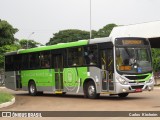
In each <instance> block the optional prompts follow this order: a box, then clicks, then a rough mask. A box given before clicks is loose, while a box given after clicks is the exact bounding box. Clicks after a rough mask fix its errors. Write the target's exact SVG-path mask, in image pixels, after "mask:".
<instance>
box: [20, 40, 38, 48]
mask: <svg viewBox="0 0 160 120" xmlns="http://www.w3.org/2000/svg"><path fill="white" fill-rule="evenodd" d="M19 44H20V46H21V48H22V49H27V45H28V48H34V47H38V45H41V44H40V43H38V42H36V41H34V40H26V39H22V40H20V41H19Z"/></svg>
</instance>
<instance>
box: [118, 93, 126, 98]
mask: <svg viewBox="0 0 160 120" xmlns="http://www.w3.org/2000/svg"><path fill="white" fill-rule="evenodd" d="M128 94H129V93H120V94H118V96H119V97H120V98H125V97H127V96H128Z"/></svg>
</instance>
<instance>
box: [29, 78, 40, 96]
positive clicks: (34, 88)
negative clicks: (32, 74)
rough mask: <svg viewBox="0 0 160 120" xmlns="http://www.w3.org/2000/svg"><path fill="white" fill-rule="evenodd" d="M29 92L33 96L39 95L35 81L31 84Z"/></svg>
mask: <svg viewBox="0 0 160 120" xmlns="http://www.w3.org/2000/svg"><path fill="white" fill-rule="evenodd" d="M28 91H29V94H30V95H31V96H36V95H37V93H38V92H37V88H36V84H35V82H34V81H31V82H29V85H28Z"/></svg>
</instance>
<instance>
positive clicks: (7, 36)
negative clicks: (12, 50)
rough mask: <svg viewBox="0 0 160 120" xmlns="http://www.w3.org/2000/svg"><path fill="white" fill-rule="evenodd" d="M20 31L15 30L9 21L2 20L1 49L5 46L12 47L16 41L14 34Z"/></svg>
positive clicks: (0, 22)
mask: <svg viewBox="0 0 160 120" xmlns="http://www.w3.org/2000/svg"><path fill="white" fill-rule="evenodd" d="M17 31H18V29H16V28H13V27H12V25H10V24H9V23H8V22H7V21H4V20H0V47H2V46H3V45H11V44H13V43H14V42H15V41H16V39H15V38H14V34H15V33H16V32H17Z"/></svg>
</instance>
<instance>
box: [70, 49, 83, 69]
mask: <svg viewBox="0 0 160 120" xmlns="http://www.w3.org/2000/svg"><path fill="white" fill-rule="evenodd" d="M83 63H84V60H83V55H82V48H81V47H76V48H69V49H68V65H69V66H81V65H83Z"/></svg>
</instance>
